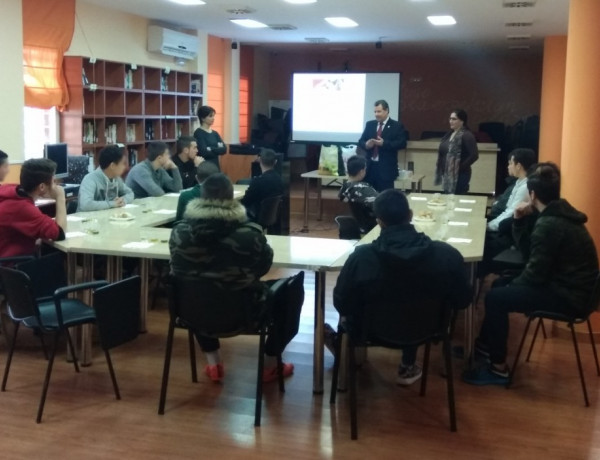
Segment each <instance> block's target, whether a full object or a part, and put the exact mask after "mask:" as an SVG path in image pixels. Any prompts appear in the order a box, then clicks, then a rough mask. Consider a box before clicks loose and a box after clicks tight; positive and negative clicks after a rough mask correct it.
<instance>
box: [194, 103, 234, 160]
mask: <svg viewBox="0 0 600 460" xmlns="http://www.w3.org/2000/svg"><path fill="white" fill-rule="evenodd" d="M215 113H216V112H215V109H213V108H212V107H210V106H208V105H203V106H202V107H200V108H199V109H198V120H200V128H198V129H197V130H196V131H194V137H195V138H196V144H198V155H200V156H201V157H203V158H204V159H205V160H206V161H208V162H210V163H213V164H215V165H216V166H217V168H219V171H220V170H221V168H220V166H219V155H223V154H224V153H225V152H227V146H226V145H225V143H224V142H223V139H221V136H219V133H218V132H216V131H214V130H213V129H212V128H211V126H212V124H213V123H214V122H215Z"/></svg>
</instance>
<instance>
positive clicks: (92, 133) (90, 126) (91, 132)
mask: <svg viewBox="0 0 600 460" xmlns="http://www.w3.org/2000/svg"><path fill="white" fill-rule="evenodd" d="M97 142H98V134H97V132H96V124H95V123H94V122H92V121H86V122H85V123H84V124H83V143H84V144H95V143H97Z"/></svg>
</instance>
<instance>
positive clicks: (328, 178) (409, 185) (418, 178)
mask: <svg viewBox="0 0 600 460" xmlns="http://www.w3.org/2000/svg"><path fill="white" fill-rule="evenodd" d="M300 177H302V179H304V224H303V226H302V233H308V202H309V195H310V181H311V180H312V179H315V180H317V210H318V216H319V217H318V220H321V219H322V218H323V200H322V191H323V181H325V183H326V184H327V185H329V184H333V183H337V184H339V185H342V184H343V183H344V182H346V181H347V180H348V176H344V175H339V176H332V175H327V174H322V173H320V172H319V171H318V170H314V171H309V172H305V173H302V174H300ZM424 178H425V176H424V175H423V174H416V173H415V174H412V175H411V176H407V177H405V178H402V179H400V178H397V179H396V181H395V182H394V188H397V189H401V190H411V191H412V192H420V191H421V188H422V184H423V179H424Z"/></svg>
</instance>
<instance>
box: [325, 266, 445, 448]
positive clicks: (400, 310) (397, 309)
mask: <svg viewBox="0 0 600 460" xmlns="http://www.w3.org/2000/svg"><path fill="white" fill-rule="evenodd" d="M387 272H388V273H389V275H387V276H385V277H384V279H382V281H381V283H380V284H379V285H378V288H379V289H378V290H377V291H376V292H381V293H382V296H381V298H380V299H375V298H373V300H372V301H371V302H370V303H369V304H368V305H365V306H364V308H363V309H362V314H361V315H357V316H347V317H345V318H343V319H342V321H341V323H340V327H339V328H338V334H337V338H336V353H335V361H334V367H333V377H332V383H331V396H330V404H335V400H336V394H337V387H338V374H339V367H340V359H341V358H340V357H341V356H342V353H341V351H342V350H341V344H342V343H343V336H344V334H348V340H347V341H346V342H347V347H348V350H347V355H348V357H349V369H348V371H349V372H348V374H349V375H348V378H349V381H350V385H349V386H350V393H349V397H350V427H351V431H350V436H351V439H357V438H358V422H357V402H356V399H357V398H356V371H357V369H356V367H357V366H356V357H355V350H356V348H358V347H367V346H380V347H385V348H392V349H402V348H405V347H407V346H419V345H422V344H424V345H425V354H424V359H423V375H422V377H421V391H420V395H421V396H424V395H425V390H426V385H427V373H428V367H429V353H430V348H431V343H432V342H433V343H437V342H438V341H442V343H443V355H444V361H445V367H446V383H447V391H448V410H449V415H450V430H451V431H456V413H455V403H454V380H453V373H452V357H451V351H450V332H449V331H450V323H451V317H452V309H451V308H450V306H449V305H447V303H446V302H445V301H444V299H442V298H440V296H439V294H438V293H436V292H432V291H434V290H432V289H431V286H433V285H435V284H434V283H433V280H429V279H428V278H427V277H422V276H418V275H415V276H412V275H411V274H410V273H403V274H398V273H392V272H393V270H387ZM390 294H392V295H390ZM390 298H392V299H394V301H383V300H381V299H390Z"/></svg>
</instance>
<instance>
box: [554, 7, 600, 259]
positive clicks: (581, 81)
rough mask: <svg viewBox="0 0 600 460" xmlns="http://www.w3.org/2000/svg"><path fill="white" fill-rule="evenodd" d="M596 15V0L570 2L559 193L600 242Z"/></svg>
mask: <svg viewBox="0 0 600 460" xmlns="http://www.w3.org/2000/svg"><path fill="white" fill-rule="evenodd" d="M598 17H600V2H598V0H578V1H574V2H571V4H570V11H569V31H568V36H569V40H568V42H567V65H566V74H565V98H564V101H565V102H564V104H565V109H564V117H563V118H564V121H563V139H562V156H561V173H562V194H563V196H564V197H565V198H566V199H567V200H569V201H570V202H571V204H573V206H575V207H576V208H577V209H580V210H581V211H583V212H585V213H586V214H587V215H588V219H589V220H588V224H587V226H588V229H589V231H590V233H591V234H592V236H593V237H594V241H595V242H596V247H598V248H600V207H599V206H598V171H599V170H600V156H599V155H598V142H597V140H596V138H595V134H596V133H597V132H598V120H600V79H599V78H598V76H599V75H600V53H598V43H600V28H598V24H597V18H598Z"/></svg>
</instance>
